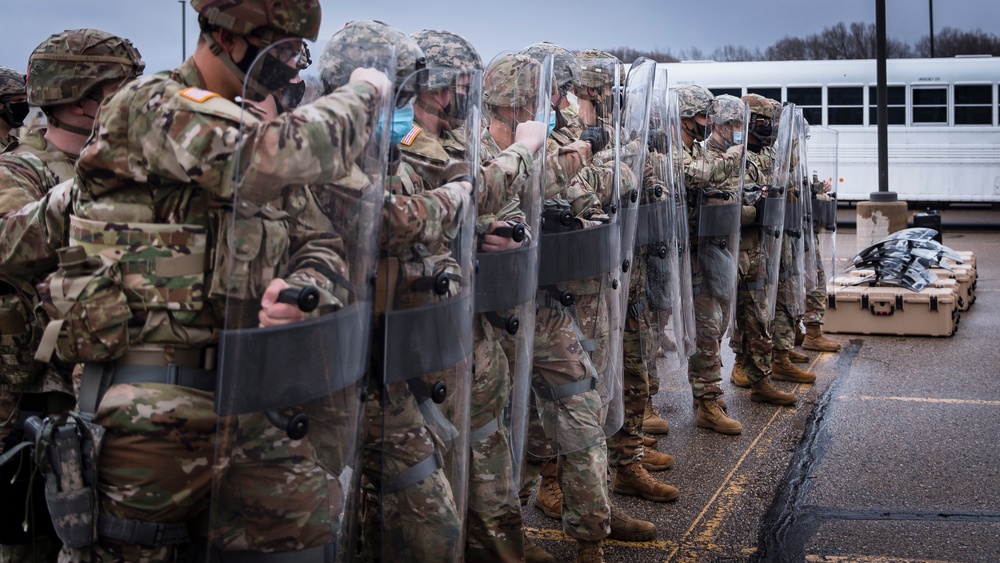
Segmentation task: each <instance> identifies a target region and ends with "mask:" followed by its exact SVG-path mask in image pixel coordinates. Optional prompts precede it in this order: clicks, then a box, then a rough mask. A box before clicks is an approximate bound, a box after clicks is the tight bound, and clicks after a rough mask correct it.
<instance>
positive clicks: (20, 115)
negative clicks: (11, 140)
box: [0, 100, 31, 127]
mask: <svg viewBox="0 0 1000 563" xmlns="http://www.w3.org/2000/svg"><path fill="white" fill-rule="evenodd" d="M30 109H31V108H30V107H29V106H28V102H15V103H11V102H9V101H7V100H3V110H2V111H0V117H2V118H3V120H4V121H6V122H7V124H8V125H10V126H11V127H20V126H22V125H24V118H25V117H28V112H29V111H30Z"/></svg>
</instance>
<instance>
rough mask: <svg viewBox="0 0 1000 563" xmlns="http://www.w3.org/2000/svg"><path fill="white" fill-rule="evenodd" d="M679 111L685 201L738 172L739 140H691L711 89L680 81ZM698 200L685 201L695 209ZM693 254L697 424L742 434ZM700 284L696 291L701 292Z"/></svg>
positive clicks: (713, 312)
mask: <svg viewBox="0 0 1000 563" xmlns="http://www.w3.org/2000/svg"><path fill="white" fill-rule="evenodd" d="M677 97H678V102H679V104H680V112H681V126H682V131H681V136H682V139H683V142H684V184H685V187H686V188H687V191H688V194H687V195H688V201H689V202H696V201H697V197H698V195H699V192H700V191H701V190H705V189H711V188H713V187H719V186H723V187H724V186H726V185H728V184H729V181H730V179H731V178H733V177H734V176H735V175H738V174H740V167H741V161H742V158H743V145H735V146H733V147H731V148H730V149H728V150H727V151H725V152H719V151H714V152H706V151H707V149H706V148H704V147H703V146H702V144H700V143H696V142H695V141H704V140H705V126H706V120H707V113H706V112H707V111H708V108H709V106H710V104H712V103H713V102H714V99H715V98H714V96H713V95H712V93H711V92H709V91H708V90H707V89H705V88H704V87H701V86H697V85H691V86H683V87H681V88H678V89H677ZM696 207H697V206H696V205H691V206H689V209H691V210H692V212H694V210H695V209H696ZM696 219H697V215H693V216H692V217H690V218H689V226H690V233H691V240H692V241H693V240H696V238H697V232H698V231H697V229H698V222H697V220H696ZM701 270H702V268H701V266H700V264H699V263H698V260H697V257H696V255H695V254H694V253H692V256H691V275H692V278H691V285H692V287H693V288H696V289H695V298H694V307H695V329H696V331H697V337H696V340H697V351H696V352H695V353H694V355H692V356H691V357H690V358H689V359H688V381H689V382H690V384H691V391H692V394H693V395H694V399H695V404H696V407H697V413H696V415H695V423H696V424H697V425H698V426H699V427H702V428H709V429H712V430H715V431H716V432H720V433H722V434H740V433H741V432H742V431H743V425H742V424H740V423H739V421H737V420H735V419H733V418H730V417H729V416H728V415H727V414H726V410H725V403H724V402H723V401H722V395H723V391H722V387H721V386H720V385H719V381H720V380H721V379H722V378H721V376H720V373H719V371H720V369H721V367H722V361H721V360H720V358H719V342H720V341H721V339H722V337H723V334H724V332H725V326H723V324H724V320H725V318H726V317H728V315H726V314H724V313H725V311H724V310H723V308H722V306H721V304H720V302H719V301H718V300H716V299H715V298H714V297H712V295H711V292H709V291H705V290H704V284H705V276H704V274H703V273H702V271H701ZM699 289H700V291H699Z"/></svg>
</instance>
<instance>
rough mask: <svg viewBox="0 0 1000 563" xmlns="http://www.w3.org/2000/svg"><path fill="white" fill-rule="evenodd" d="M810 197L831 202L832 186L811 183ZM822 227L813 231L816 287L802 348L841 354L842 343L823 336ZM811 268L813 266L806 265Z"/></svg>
mask: <svg viewBox="0 0 1000 563" xmlns="http://www.w3.org/2000/svg"><path fill="white" fill-rule="evenodd" d="M809 191H810V192H811V193H810V194H809V197H812V198H813V199H814V200H817V199H818V200H823V199H826V200H830V194H829V192H830V184H829V183H828V182H827V181H826V180H824V181H812V182H809ZM819 231H820V227H819V226H818V225H817V226H815V227H814V230H813V244H814V245H815V246H813V248H815V249H816V287H814V288H813V289H812V290H811V291H809V292H808V293H806V311H805V314H804V315H803V316H802V324H804V325H805V326H806V334H805V338H803V339H802V347H803V348H805V349H806V350H816V351H819V352H839V351H840V348H841V346H840V343H839V342H834V341H833V340H830V339H829V338H826V337H825V336H823V316H824V315H825V314H826V305H827V295H826V270H825V269H824V268H823V257H822V256H820V254H819V250H820V248H821V246H820V243H819ZM806 267H807V268H811V267H812V264H806Z"/></svg>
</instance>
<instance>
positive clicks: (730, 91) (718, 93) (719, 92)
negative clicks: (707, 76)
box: [709, 88, 743, 98]
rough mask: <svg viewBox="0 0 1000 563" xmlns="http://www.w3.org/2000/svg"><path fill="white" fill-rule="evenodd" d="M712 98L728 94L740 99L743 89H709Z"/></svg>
mask: <svg viewBox="0 0 1000 563" xmlns="http://www.w3.org/2000/svg"><path fill="white" fill-rule="evenodd" d="M709 91H710V92H712V95H713V96H722V95H724V94H729V95H730V96H736V97H737V98H740V97H742V96H743V88H709Z"/></svg>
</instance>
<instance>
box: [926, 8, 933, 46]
mask: <svg viewBox="0 0 1000 563" xmlns="http://www.w3.org/2000/svg"><path fill="white" fill-rule="evenodd" d="M927 3H928V5H929V6H928V9H929V10H930V16H929V19H930V26H931V58H932V59H933V58H934V0H927Z"/></svg>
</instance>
